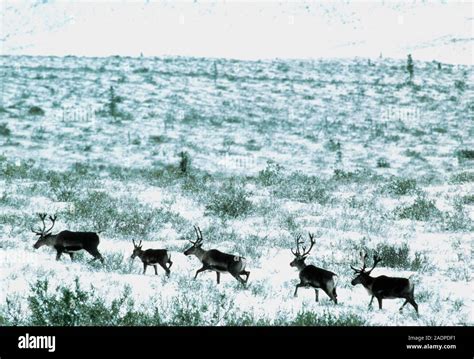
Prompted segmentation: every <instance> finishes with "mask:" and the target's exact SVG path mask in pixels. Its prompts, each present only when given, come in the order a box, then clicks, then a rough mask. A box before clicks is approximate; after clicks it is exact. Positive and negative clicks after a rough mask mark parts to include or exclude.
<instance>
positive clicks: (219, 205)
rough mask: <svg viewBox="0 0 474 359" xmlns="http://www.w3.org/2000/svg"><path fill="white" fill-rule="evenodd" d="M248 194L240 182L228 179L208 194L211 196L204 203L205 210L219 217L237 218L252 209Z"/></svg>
mask: <svg viewBox="0 0 474 359" xmlns="http://www.w3.org/2000/svg"><path fill="white" fill-rule="evenodd" d="M249 195H250V194H249V193H248V192H247V191H246V190H245V188H244V187H243V186H242V185H241V184H237V183H236V182H235V181H233V180H230V181H228V182H226V183H224V184H223V185H222V186H221V188H220V189H219V190H218V191H216V192H214V193H211V194H210V196H211V198H210V200H209V202H208V204H207V205H206V211H208V212H210V213H212V214H215V215H217V216H220V217H231V218H237V217H240V216H244V215H247V214H248V213H250V211H251V209H252V202H251V201H250V200H249V199H248V197H249Z"/></svg>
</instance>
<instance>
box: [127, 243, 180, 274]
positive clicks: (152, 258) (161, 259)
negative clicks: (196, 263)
mask: <svg viewBox="0 0 474 359" xmlns="http://www.w3.org/2000/svg"><path fill="white" fill-rule="evenodd" d="M132 242H133V253H132V256H131V259H132V260H133V259H135V258H136V257H138V258H140V259H141V261H142V262H143V274H145V273H146V268H147V267H148V266H153V268H155V274H156V275H158V270H157V267H156V265H157V264H159V265H160V266H161V268H163V269H164V270H165V272H166V275H167V276H169V275H170V273H171V271H170V268H171V266H172V265H173V262H172V261H171V255H170V254H169V253H168V251H167V250H166V249H147V250H143V249H142V241H140V242H139V243H138V244H136V243H135V240H132Z"/></svg>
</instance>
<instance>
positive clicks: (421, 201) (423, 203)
mask: <svg viewBox="0 0 474 359" xmlns="http://www.w3.org/2000/svg"><path fill="white" fill-rule="evenodd" d="M397 211H398V217H399V218H401V219H413V220H416V221H429V220H430V219H433V218H435V217H439V216H440V214H441V211H440V210H439V209H438V208H437V207H436V205H435V203H434V201H431V200H428V199H426V198H424V197H418V198H417V199H416V200H415V202H414V203H413V204H412V205H410V206H407V207H402V208H398V209H397Z"/></svg>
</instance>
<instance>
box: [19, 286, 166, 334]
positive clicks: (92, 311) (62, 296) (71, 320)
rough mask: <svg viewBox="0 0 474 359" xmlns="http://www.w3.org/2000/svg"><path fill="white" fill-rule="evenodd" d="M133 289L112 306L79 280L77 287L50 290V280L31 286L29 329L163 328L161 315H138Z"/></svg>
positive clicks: (123, 294)
mask: <svg viewBox="0 0 474 359" xmlns="http://www.w3.org/2000/svg"><path fill="white" fill-rule="evenodd" d="M130 294H131V292H130V288H128V287H125V289H124V291H123V293H122V294H121V295H120V296H119V297H118V298H117V299H113V300H112V301H111V303H110V304H107V303H106V302H105V300H104V299H103V298H101V297H99V296H98V295H97V294H96V293H95V289H94V287H92V286H91V288H90V289H88V290H85V289H83V288H81V286H80V285H79V280H78V278H77V277H76V279H75V281H74V285H73V286H72V287H68V286H66V285H61V286H59V287H58V288H56V289H55V290H50V288H49V283H48V280H47V279H45V280H41V279H40V280H38V281H36V282H35V283H34V284H32V285H31V294H30V296H29V297H28V310H29V317H28V318H27V325H54V326H78V325H102V326H109V325H110V326H121V325H147V324H151V323H155V324H160V317H159V315H158V313H155V315H154V316H149V315H148V316H147V315H144V314H142V313H140V312H137V311H135V309H134V304H135V303H134V301H133V299H132V298H131V296H130Z"/></svg>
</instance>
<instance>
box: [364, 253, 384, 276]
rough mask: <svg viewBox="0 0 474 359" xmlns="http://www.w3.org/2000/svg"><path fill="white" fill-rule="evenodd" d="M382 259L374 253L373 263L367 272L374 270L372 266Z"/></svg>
mask: <svg viewBox="0 0 474 359" xmlns="http://www.w3.org/2000/svg"><path fill="white" fill-rule="evenodd" d="M381 261H382V257H380V256H379V255H378V254H377V253H374V264H373V266H372V268H370V270H369V271H368V272H367V273H370V272H372V271H373V270H374V268H375V267H376V266H377V264H379V263H380V262H381Z"/></svg>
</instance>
